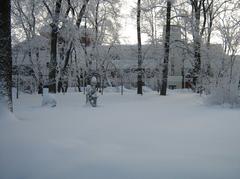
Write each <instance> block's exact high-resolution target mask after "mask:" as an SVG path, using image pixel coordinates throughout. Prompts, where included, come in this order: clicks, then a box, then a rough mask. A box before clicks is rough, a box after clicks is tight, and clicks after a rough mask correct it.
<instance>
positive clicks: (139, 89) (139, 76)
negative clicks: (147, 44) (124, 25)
mask: <svg viewBox="0 0 240 179" xmlns="http://www.w3.org/2000/svg"><path fill="white" fill-rule="evenodd" d="M137 39H138V74H137V94H142V93H143V92H142V84H143V82H142V72H143V71H142V39H141V0H138V2H137Z"/></svg>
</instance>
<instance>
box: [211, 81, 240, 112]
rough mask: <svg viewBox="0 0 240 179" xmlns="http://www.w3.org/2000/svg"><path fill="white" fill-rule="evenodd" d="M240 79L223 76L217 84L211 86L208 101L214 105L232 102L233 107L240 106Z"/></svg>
mask: <svg viewBox="0 0 240 179" xmlns="http://www.w3.org/2000/svg"><path fill="white" fill-rule="evenodd" d="M238 84H239V81H238V80H230V79H229V78H228V77H222V78H221V79H220V80H219V81H218V83H217V84H216V85H214V86H213V87H212V88H211V94H210V95H209V96H208V100H207V101H208V103H209V104H213V105H222V104H230V105H231V106H232V107H236V106H240V96H239V88H238Z"/></svg>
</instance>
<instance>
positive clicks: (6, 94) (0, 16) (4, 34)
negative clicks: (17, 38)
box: [0, 0, 13, 111]
mask: <svg viewBox="0 0 240 179" xmlns="http://www.w3.org/2000/svg"><path fill="white" fill-rule="evenodd" d="M10 12H11V1H10V0H1V6H0V101H5V103H7V104H8V108H9V110H10V111H13V104H12V49H11V13H10Z"/></svg>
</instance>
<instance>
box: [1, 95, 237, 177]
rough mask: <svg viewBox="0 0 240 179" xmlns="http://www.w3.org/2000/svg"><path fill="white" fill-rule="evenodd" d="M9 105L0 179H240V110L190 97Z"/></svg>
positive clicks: (35, 99)
mask: <svg viewBox="0 0 240 179" xmlns="http://www.w3.org/2000/svg"><path fill="white" fill-rule="evenodd" d="M56 98H57V102H58V104H57V107H56V108H43V107H40V104H41V96H37V95H34V96H30V95H24V96H21V98H20V99H19V100H18V101H16V102H15V109H16V116H17V117H18V118H19V119H20V120H17V121H14V120H0V179H239V178H240V110H239V109H229V108H223V107H212V106H206V105H204V104H203V102H202V99H201V98H200V97H199V96H197V95H195V94H189V93H171V94H170V95H169V96H167V97H160V96H158V95H157V94H154V93H146V94H144V96H137V95H136V94H135V93H131V92H129V93H127V94H125V95H124V96H120V95H119V94H114V93H106V94H105V95H104V96H101V97H100V105H99V107H98V108H91V107H87V106H85V105H84V101H85V99H84V96H83V95H80V94H78V93H70V94H66V95H57V97H56Z"/></svg>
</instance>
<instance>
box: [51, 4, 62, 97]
mask: <svg viewBox="0 0 240 179" xmlns="http://www.w3.org/2000/svg"><path fill="white" fill-rule="evenodd" d="M61 5H62V0H57V2H56V7H55V13H54V17H53V23H52V24H51V26H52V32H51V52H50V58H51V59H50V63H49V86H48V88H49V92H50V93H56V90H57V89H56V73H57V69H56V68H57V40H58V23H59V15H60V11H61Z"/></svg>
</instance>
